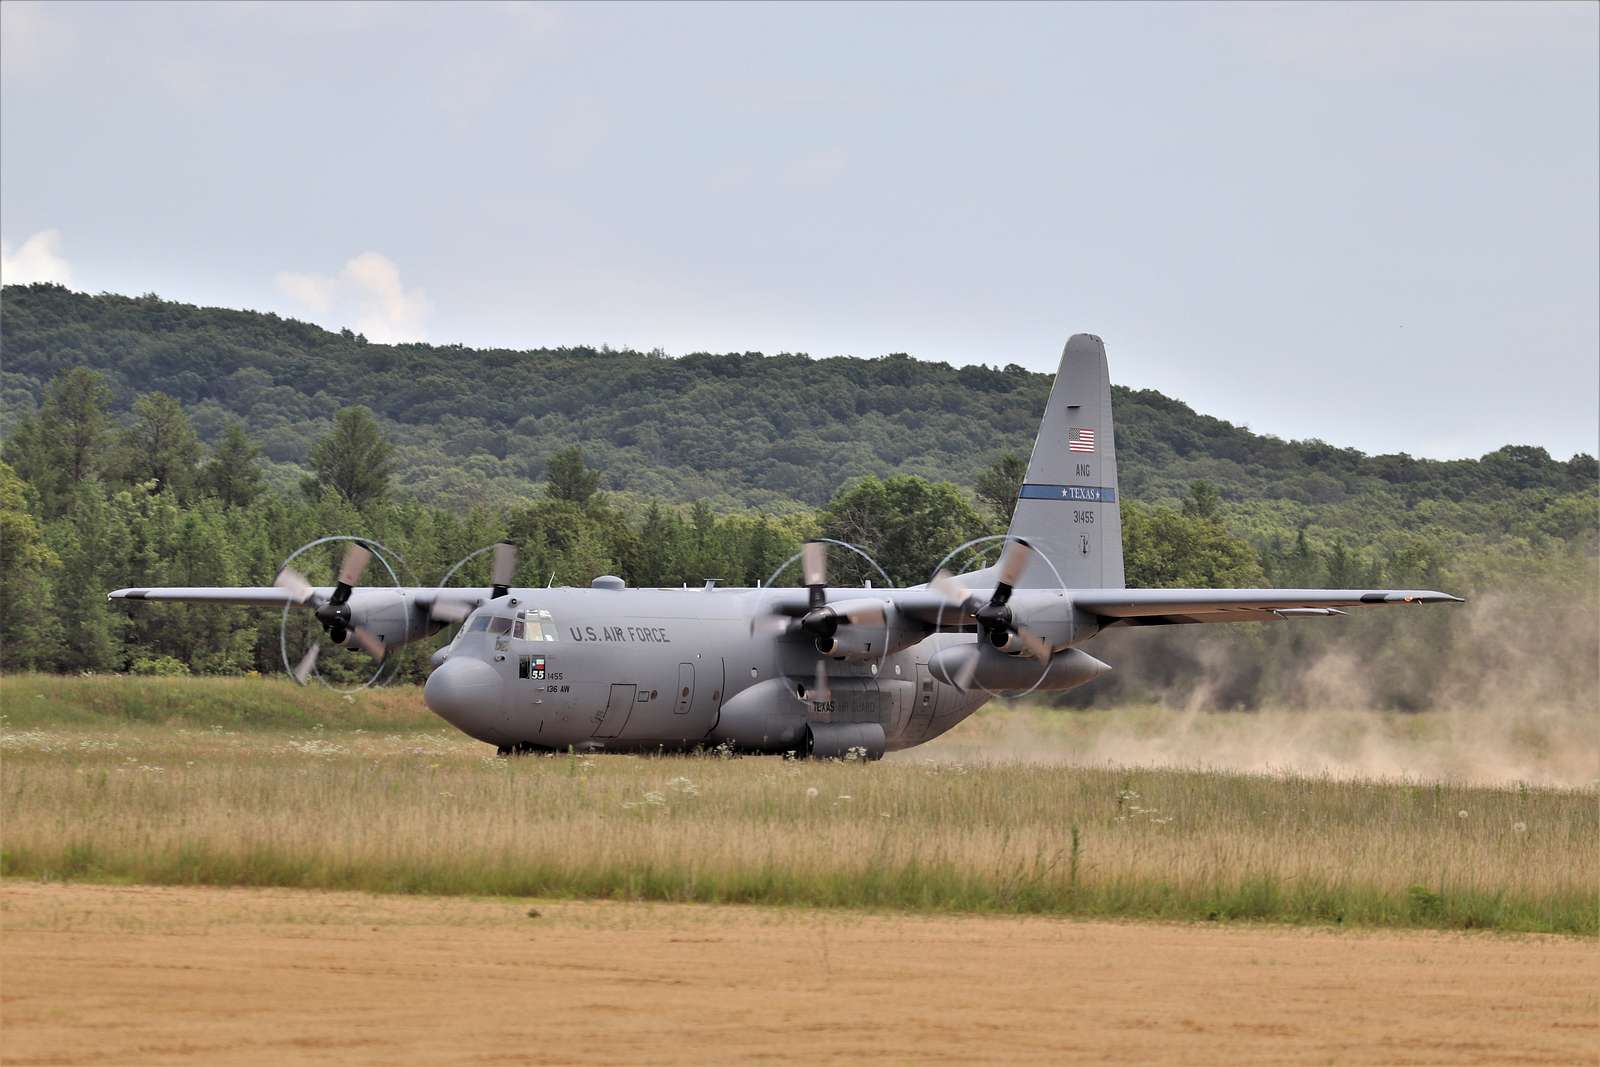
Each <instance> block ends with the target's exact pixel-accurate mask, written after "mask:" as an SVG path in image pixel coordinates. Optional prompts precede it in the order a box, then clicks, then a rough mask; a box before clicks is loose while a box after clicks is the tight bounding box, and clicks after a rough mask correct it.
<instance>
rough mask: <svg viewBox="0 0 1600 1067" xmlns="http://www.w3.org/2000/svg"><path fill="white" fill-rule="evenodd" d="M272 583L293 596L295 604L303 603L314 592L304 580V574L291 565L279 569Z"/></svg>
mask: <svg viewBox="0 0 1600 1067" xmlns="http://www.w3.org/2000/svg"><path fill="white" fill-rule="evenodd" d="M272 584H273V585H275V586H277V587H278V588H279V589H282V590H283V591H284V592H285V593H288V594H289V595H290V596H291V597H293V598H294V602H295V603H296V604H304V603H305V602H306V601H308V600H310V599H311V597H312V594H313V592H314V590H313V589H312V588H311V583H310V582H308V581H306V576H305V575H303V574H301V573H300V572H299V571H297V570H295V569H294V568H293V567H285V568H283V570H281V571H279V572H278V576H277V577H276V578H274V579H273V580H272Z"/></svg>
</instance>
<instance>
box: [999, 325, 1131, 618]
mask: <svg viewBox="0 0 1600 1067" xmlns="http://www.w3.org/2000/svg"><path fill="white" fill-rule="evenodd" d="M1010 533H1011V534H1012V535H1013V536H1015V537H1021V538H1024V539H1026V540H1027V541H1028V542H1029V543H1030V544H1032V545H1033V546H1034V547H1035V548H1037V549H1039V550H1040V551H1041V552H1043V553H1044V555H1045V556H1047V557H1048V558H1049V560H1050V562H1051V563H1053V564H1055V572H1059V574H1060V579H1061V584H1062V585H1063V586H1065V587H1066V588H1068V589H1121V588H1123V587H1124V581H1123V573H1122V512H1121V510H1120V506H1119V504H1118V502H1117V441H1116V433H1115V430H1114V428H1113V426H1112V421H1111V376H1110V372H1109V370H1108V369H1107V366H1106V347H1105V344H1104V343H1103V342H1102V341H1101V340H1100V338H1098V337H1096V336H1094V335H1093V334H1087V333H1079V334H1074V335H1073V336H1072V338H1071V339H1070V340H1068V341H1067V346H1066V348H1065V349H1064V350H1063V351H1062V353H1061V366H1060V368H1059V369H1058V370H1057V371H1056V381H1055V385H1054V386H1053V387H1052V388H1051V390H1050V400H1049V402H1048V403H1047V404H1046V406H1045V411H1044V419H1043V421H1042V422H1041V423H1040V425H1039V436H1038V438H1037V439H1036V440H1035V441H1034V444H1033V455H1032V457H1031V458H1030V459H1029V461H1028V474H1027V477H1026V478H1025V479H1024V480H1023V485H1022V490H1021V492H1020V493H1019V494H1018V497H1017V510H1016V512H1015V513H1014V514H1013V515H1012V518H1011V530H1010ZM1055 572H1052V571H1051V569H1050V567H1049V566H1047V565H1045V564H1044V563H1043V562H1042V561H1040V560H1039V559H1038V558H1037V557H1036V556H1033V555H1031V554H1030V558H1029V562H1028V564H1027V566H1026V567H1025V569H1024V570H1023V572H1022V577H1021V580H1020V581H1018V582H1017V585H1018V586H1019V587H1021V588H1034V589H1038V588H1054V587H1055V585H1056V573H1055Z"/></svg>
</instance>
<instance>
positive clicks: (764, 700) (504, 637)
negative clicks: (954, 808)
mask: <svg viewBox="0 0 1600 1067" xmlns="http://www.w3.org/2000/svg"><path fill="white" fill-rule="evenodd" d="M344 540H348V541H350V547H349V549H348V551H347V555H346V557H345V561H344V566H343V567H342V568H341V571H340V574H339V582H338V584H337V585H335V586H333V587H331V588H330V587H322V588H314V587H312V586H311V585H310V584H309V583H308V582H307V581H306V580H305V579H304V578H303V577H301V576H300V575H299V574H297V573H296V572H294V571H293V570H292V569H290V568H288V567H287V566H286V567H285V568H284V570H283V571H282V572H281V573H280V574H279V576H278V579H277V583H276V584H275V585H273V586H271V587H267V588H153V589H119V590H117V591H116V592H113V593H112V594H110V597H111V599H112V600H143V601H195V602H204V603H223V604H249V605H256V606H260V607H278V608H281V609H283V610H284V612H285V616H287V611H288V609H289V608H291V607H297V606H304V607H310V608H312V609H313V611H314V612H315V615H316V618H317V620H318V621H319V622H320V623H321V624H322V625H323V628H324V629H325V630H326V631H327V632H328V634H329V636H330V638H331V639H332V640H333V641H334V643H335V644H342V645H345V646H346V647H349V648H352V649H355V648H361V649H365V650H366V651H368V652H369V653H371V654H373V655H375V656H378V657H382V656H383V655H384V653H385V651H386V650H387V649H388V648H391V647H394V646H396V645H400V644H404V643H407V642H410V641H416V640H421V639H423V638H426V637H429V636H431V635H433V634H435V633H437V632H438V631H439V630H441V629H442V628H444V627H445V626H447V625H449V624H451V623H454V622H463V621H464V625H463V626H462V627H461V629H460V630H459V631H458V632H457V634H456V636H455V638H454V640H453V641H452V642H451V643H450V644H448V645H446V646H445V647H444V648H441V649H440V650H439V651H438V652H436V653H435V654H434V656H433V665H434V669H433V671H432V673H431V674H430V675H429V677H428V680H427V684H426V686H425V688H424V690H423V700H424V701H425V702H426V703H427V705H428V707H429V708H431V709H432V710H433V711H434V712H436V713H437V714H438V715H440V716H441V717H443V718H444V719H445V720H447V721H448V722H450V723H451V724H453V725H454V726H456V727H457V728H459V729H460V730H462V731H463V732H464V733H467V734H469V735H471V736H472V737H475V738H477V739H479V740H482V741H486V742H488V743H490V744H492V745H495V746H497V748H498V749H499V751H500V752H501V753H503V754H509V753H513V752H527V751H551V750H566V749H569V748H577V749H580V750H587V751H596V750H603V751H620V752H657V751H692V750H695V749H699V748H714V747H718V746H727V747H729V748H732V749H734V750H738V751H743V752H766V753H796V754H800V755H809V756H814V757H841V756H846V755H850V754H855V755H864V756H866V757H868V758H873V759H876V758H878V757H880V756H882V755H883V754H884V752H885V751H888V750H892V749H903V748H910V747H912V746H913V745H919V744H922V743H923V742H925V741H929V740H932V739H933V738H935V737H938V736H939V735H940V734H942V733H944V732H945V731H946V730H949V729H950V728H951V727H952V726H954V725H956V723H958V722H960V721H961V720H962V719H965V718H966V717H967V716H968V715H971V714H972V713H973V712H974V711H976V710H977V709H978V708H979V707H981V706H982V705H983V704H985V703H986V702H988V700H989V699H990V698H991V697H992V696H995V695H999V694H1015V693H1021V692H1030V691H1061V690H1066V689H1071V688H1073V687H1075V686H1079V685H1083V684H1084V683H1085V682H1088V681H1091V680H1093V679H1094V678H1096V677H1097V676H1099V675H1100V674H1102V673H1104V672H1105V671H1107V670H1110V666H1109V665H1108V664H1105V663H1102V662H1101V661H1100V660H1098V659H1096V658H1095V657H1094V656H1091V655H1090V654H1089V653H1087V652H1085V651H1084V650H1083V649H1082V648H1081V647H1080V646H1081V645H1083V644H1084V643H1085V642H1087V641H1089V640H1090V639H1091V638H1093V637H1094V636H1095V635H1096V634H1098V633H1100V632H1101V631H1102V630H1107V629H1110V628H1112V627H1117V626H1161V625H1171V624H1179V623H1208V622H1268V621H1275V620H1284V619H1299V618H1308V617H1319V616H1334V615H1342V614H1345V609H1346V608H1356V607H1369V606H1375V605H1386V604H1423V603H1437V602H1443V601H1459V600H1460V598H1459V597H1454V596H1451V595H1449V594H1447V593H1439V592H1434V591H1431V590H1393V589H1128V588H1125V587H1124V584H1123V571H1122V524H1121V517H1120V511H1119V508H1118V501H1117V452H1116V437H1115V433H1114V431H1113V427H1112V420H1111V384H1110V377H1109V374H1108V371H1107V368H1106V354H1105V346H1104V345H1103V344H1102V343H1101V340H1100V338H1098V337H1095V336H1093V335H1091V334H1076V335H1074V336H1073V337H1072V338H1071V339H1070V340H1069V341H1068V342H1067V345H1066V348H1065V350H1064V351H1063V352H1062V354H1061V365H1060V368H1059V369H1058V370H1057V372H1056V380H1055V384H1054V386H1053V387H1052V389H1051V391H1050V399H1049V402H1048V404H1047V407H1046V409H1045V412H1044V419H1043V421H1042V423H1041V424H1040V427H1039V436H1038V439H1037V440H1036V441H1035V442H1034V446H1033V455H1032V457H1031V459H1030V460H1029V463H1028V472H1027V476H1026V478H1025V481H1024V484H1023V486H1022V489H1021V492H1020V493H1019V495H1018V500H1017V507H1016V512H1015V515H1014V517H1013V519H1012V522H1011V528H1010V530H1009V531H1008V532H1007V533H1006V534H1005V536H1004V538H1003V539H998V540H1002V541H1003V545H1002V548H1001V552H1000V556H999V559H998V561H997V562H996V563H995V564H994V565H992V566H988V567H985V568H983V569H981V570H976V571H971V572H968V573H965V574H959V575H951V574H949V573H947V572H945V571H944V570H943V569H942V568H941V570H940V571H939V573H938V574H937V575H936V576H935V577H934V578H933V580H932V581H930V582H929V583H928V584H926V585H922V586H917V587H914V588H911V589H889V588H873V587H871V586H870V585H868V586H863V587H860V588H837V587H831V586H829V585H828V580H827V566H826V564H827V556H826V552H827V548H826V546H825V545H824V544H823V543H822V542H809V543H807V544H806V545H805V546H804V548H803V550H802V552H801V559H802V564H803V565H802V569H803V572H804V581H805V586H804V588H780V587H768V588H756V589H731V588H716V587H714V583H711V582H708V583H707V585H706V587H705V588H701V589H629V588H627V587H626V586H625V584H624V583H623V582H622V580H621V579H619V578H615V577H612V576H603V577H599V578H596V579H595V580H594V582H593V584H592V586H591V587H590V588H588V589H572V588H544V589H540V588H512V587H511V586H510V585H509V582H510V580H511V572H512V569H513V557H512V552H511V549H510V546H509V545H500V546H496V551H495V557H496V558H495V576H494V579H493V580H494V582H495V584H494V585H493V586H492V587H489V588H455V587H448V586H441V587H434V588H419V587H409V588H407V587H401V586H398V585H396V586H395V587H393V588H383V587H378V588H364V589H362V588H356V586H357V585H358V584H359V582H360V579H361V575H362V573H363V571H364V570H365V568H366V565H367V563H368V561H369V559H370V553H369V550H368V547H367V545H366V544H364V543H362V542H361V541H359V540H357V539H354V538H346V539H344ZM844 547H845V548H850V549H851V550H853V551H857V552H858V553H859V550H855V549H853V546H844ZM302 551H303V550H302ZM297 554H298V553H297ZM954 555H955V553H952V557H953V556H954ZM292 559H293V557H291V560H292ZM869 562H870V560H869ZM391 574H392V569H391ZM446 580H448V578H447V579H446ZM317 649H318V646H317V645H316V644H313V645H312V646H311V648H310V650H309V651H308V653H307V654H306V656H305V658H304V659H302V660H301V661H300V664H299V666H298V667H296V668H294V670H293V671H292V672H291V673H293V674H294V675H295V676H296V679H297V680H299V681H302V682H303V681H305V678H306V676H307V675H308V674H309V673H311V672H312V671H314V670H315V664H316V656H317ZM287 660H288V656H287V653H286V654H285V663H286V665H287Z"/></svg>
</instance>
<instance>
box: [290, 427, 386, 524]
mask: <svg viewBox="0 0 1600 1067" xmlns="http://www.w3.org/2000/svg"><path fill="white" fill-rule="evenodd" d="M395 465H396V464H395V458H394V448H393V446H391V445H390V444H389V442H388V440H387V439H386V438H385V437H384V435H383V430H382V428H381V427H379V425H378V420H377V419H375V418H374V417H373V415H372V411H371V409H369V408H366V407H363V406H361V405H359V404H357V405H353V406H351V407H347V408H341V409H340V410H339V413H338V414H337V415H335V416H334V418H333V430H332V431H331V432H330V433H328V434H327V436H325V437H323V438H322V439H321V440H319V441H318V442H317V443H316V444H315V445H314V446H313V447H312V449H311V467H312V470H313V471H314V472H315V473H314V474H313V475H312V476H311V477H310V478H308V479H306V481H305V483H304V484H305V490H306V494H307V495H308V496H310V497H311V498H312V499H313V500H315V499H317V498H318V497H320V496H321V495H322V493H323V491H324V490H326V489H332V490H333V491H334V492H335V493H337V494H338V495H339V497H340V499H342V500H344V501H346V502H348V503H349V504H351V505H352V506H353V507H355V508H356V509H357V510H365V509H367V508H369V507H371V506H373V505H375V504H379V503H382V502H383V500H384V499H385V498H386V497H387V496H388V493H389V479H390V477H391V476H392V475H393V474H394V471H395Z"/></svg>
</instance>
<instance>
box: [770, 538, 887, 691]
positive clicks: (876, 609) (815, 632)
mask: <svg viewBox="0 0 1600 1067" xmlns="http://www.w3.org/2000/svg"><path fill="white" fill-rule="evenodd" d="M846 547H848V548H851V549H853V550H854V551H856V552H859V553H860V554H861V555H862V556H864V557H865V558H866V559H867V561H868V562H869V563H872V557H871V556H867V555H866V553H865V552H861V550H860V549H857V548H855V547H854V546H853V545H847V546H846ZM790 562H793V560H792V559H791V560H790ZM872 565H873V566H874V567H877V564H876V563H872ZM800 568H801V572H802V574H803V575H804V581H805V585H806V589H807V590H808V596H807V598H806V606H805V607H804V608H800V607H798V606H795V607H792V608H791V607H780V608H779V609H778V611H777V613H775V614H772V615H768V616H764V617H757V618H754V619H751V620H750V632H751V633H752V634H766V635H767V636H770V637H797V636H801V635H804V636H806V637H810V638H811V639H812V642H813V643H814V644H815V645H816V649H817V651H818V652H819V653H821V655H820V656H818V657H817V666H816V678H815V680H814V682H813V684H812V685H811V687H810V689H809V691H808V698H809V699H811V700H817V701H828V700H832V699H833V691H832V690H831V689H829V688H828V655H829V654H830V653H832V652H833V650H834V634H836V633H838V631H839V627H840V626H843V625H846V624H849V625H859V624H870V625H883V624H884V621H885V619H886V616H885V614H884V610H883V605H882V604H881V603H879V602H878V601H875V600H846V601H843V602H841V603H840V604H838V605H833V604H829V603H828V546H827V543H826V542H823V541H807V542H806V543H805V544H804V545H802V546H801V548H800ZM781 569H782V568H780V570H781ZM882 570H883V569H882V568H881V567H878V571H879V573H880V574H881V573H882Z"/></svg>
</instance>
